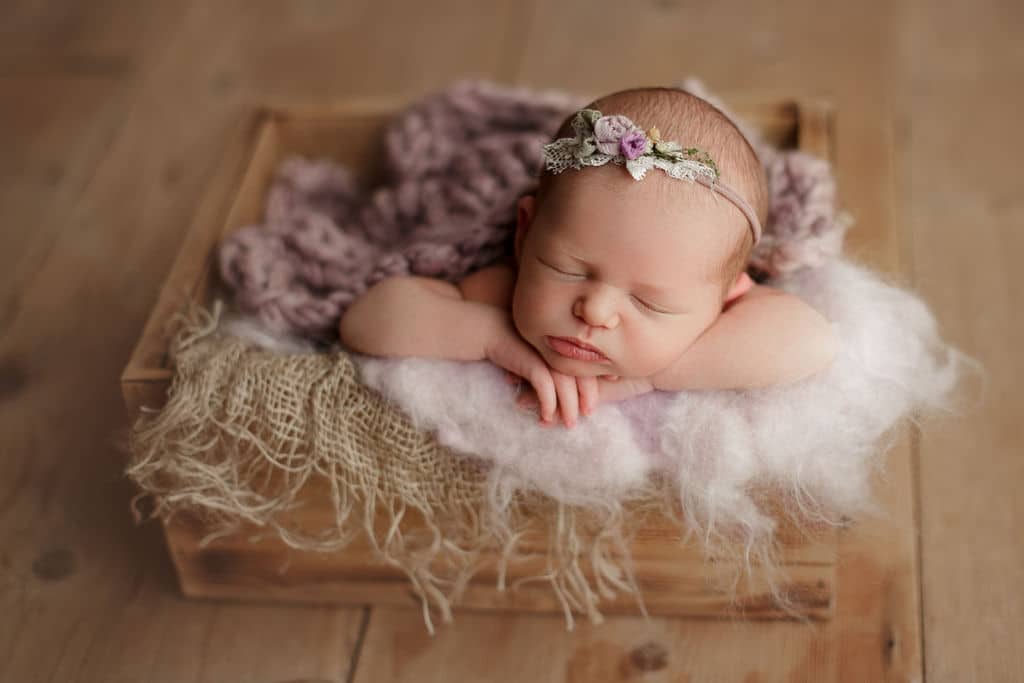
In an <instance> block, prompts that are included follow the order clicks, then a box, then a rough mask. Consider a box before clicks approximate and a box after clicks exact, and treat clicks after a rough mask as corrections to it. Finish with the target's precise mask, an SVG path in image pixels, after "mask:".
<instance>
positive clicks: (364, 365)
mask: <svg viewBox="0 0 1024 683" xmlns="http://www.w3.org/2000/svg"><path fill="white" fill-rule="evenodd" d="M683 87H685V88H686V89H688V90H691V91H692V92H695V93H696V94H699V95H701V96H704V97H706V98H707V99H709V100H711V101H712V102H715V100H714V98H713V97H711V96H709V95H708V94H707V93H706V92H705V91H704V89H703V87H702V86H701V85H700V83H699V82H695V81H687V82H685V83H684V84H683ZM715 103H716V104H717V105H718V106H719V107H720V108H723V109H725V108H724V107H723V106H722V104H721V103H719V102H715ZM581 104H583V103H582V102H581V101H579V100H578V99H576V98H573V97H570V96H567V95H561V94H558V93H532V92H528V91H523V90H512V89H506V88H502V87H500V86H496V85H493V84H486V83H463V84H458V85H456V86H454V87H452V88H450V89H448V90H446V91H442V92H440V93H437V94H436V95H434V96H432V97H429V98H426V99H425V100H423V101H421V102H418V103H415V104H414V105H412V106H411V107H410V108H409V109H408V110H406V111H404V112H402V113H401V114H400V115H399V116H398V117H396V119H395V120H394V122H393V124H392V125H391V126H390V127H389V129H388V131H387V134H386V148H387V149H388V150H389V156H388V164H389V169H390V171H389V175H388V179H387V182H386V183H385V184H384V185H383V186H381V187H378V188H377V189H376V190H375V191H374V192H372V193H361V192H359V191H358V189H357V188H356V186H355V184H354V182H353V180H352V177H351V176H350V175H349V173H348V171H347V170H346V169H344V168H342V167H339V166H336V165H333V164H330V163H327V162H308V161H304V160H292V161H290V162H288V163H287V164H286V165H284V166H283V167H282V169H281V171H280V173H279V175H278V177H277V180H276V182H275V184H274V186H273V187H272V188H271V191H270V195H269V199H268V205H267V219H266V223H265V224H263V225H260V226H252V227H250V228H247V229H244V230H242V231H240V232H238V233H237V234H236V235H235V236H233V237H232V238H230V239H229V240H228V241H226V242H225V243H224V244H223V245H222V248H221V252H220V257H221V261H220V265H221V274H222V276H223V280H224V281H225V283H226V284H227V285H228V286H229V287H230V288H231V289H232V290H233V292H234V295H235V300H236V303H237V305H238V306H239V307H240V308H241V309H242V310H243V311H245V312H246V313H247V314H248V315H249V319H250V320H256V321H257V324H256V325H255V326H254V325H251V324H250V325H247V326H241V325H236V328H235V329H236V330H237V331H238V333H239V334H246V335H247V336H249V338H250V339H254V340H256V341H257V342H258V343H261V344H262V345H264V346H274V347H276V348H279V349H280V348H284V347H282V340H283V339H288V338H291V339H293V340H294V339H297V338H299V337H302V338H305V339H307V340H309V339H315V340H318V342H319V344H320V345H321V346H322V345H323V343H324V342H325V341H326V342H331V341H332V340H333V337H332V335H333V330H334V329H335V328H336V326H337V321H338V319H339V318H340V315H341V313H342V312H343V311H344V309H345V307H346V306H347V305H348V304H349V303H350V302H351V301H352V300H353V299H354V298H356V297H357V296H358V295H359V294H361V293H362V292H363V291H365V289H366V288H368V287H369V286H370V285H372V284H373V283H374V282H376V281H378V280H379V279H381V278H383V277H386V276H389V275H395V274H406V273H412V274H418V275H426V276H433V277H441V278H445V279H449V280H453V281H454V280H457V279H459V278H461V277H462V276H464V275H465V274H467V273H468V272H470V271H472V270H473V269H474V268H477V267H480V266H483V265H486V264H488V263H490V262H492V261H493V260H495V259H496V258H497V257H498V256H500V255H501V254H502V252H503V250H504V249H506V248H508V244H507V243H508V238H509V235H510V231H511V229H512V220H513V218H514V213H513V212H514V204H515V200H516V198H517V197H518V196H519V195H520V194H522V192H524V191H525V190H527V189H528V188H529V186H530V184H531V182H532V178H533V175H534V173H535V171H536V170H537V168H539V163H540V145H541V143H542V142H545V141H547V139H548V138H549V137H550V135H551V134H552V132H553V131H554V130H555V129H556V128H557V126H558V124H559V123H560V122H561V120H562V119H563V118H564V116H565V115H566V114H567V113H569V112H570V111H572V110H573V109H574V108H576V107H578V106H580V105H581ZM726 111H727V110H726ZM738 123H739V125H740V127H741V128H742V129H743V130H744V132H745V133H746V134H747V135H748V137H749V138H750V139H751V141H752V143H753V144H754V145H755V149H757V150H758V153H759V155H760V156H761V158H762V160H763V162H764V163H765V168H766V172H767V174H768V179H769V189H770V195H771V200H770V202H771V205H770V207H771V208H770V213H769V220H768V223H767V225H766V232H765V237H764V240H763V241H762V243H761V244H759V245H758V248H757V251H756V252H755V254H754V256H753V258H752V264H751V272H753V273H755V274H756V275H757V279H759V280H762V281H767V284H769V285H771V286H774V287H778V288H780V289H783V290H786V291H789V292H791V293H793V294H795V295H797V296H799V297H801V298H802V299H804V300H805V301H807V302H808V303H809V304H810V305H812V306H813V307H815V308H816V309H817V310H818V311H820V312H821V313H822V314H823V315H824V316H825V317H826V318H827V319H828V320H830V321H832V323H833V324H834V325H836V326H837V328H838V331H839V334H840V337H841V340H842V349H841V351H840V353H839V355H838V357H837V359H836V360H835V362H834V363H833V364H832V366H830V368H828V369H827V370H826V371H824V372H822V373H820V374H818V375H816V376H814V377H811V378H808V379H807V380H804V381H802V382H800V383H797V384H794V385H790V386H783V387H772V388H766V389H759V390H750V391H695V392H678V393H668V392H653V393H651V394H648V395H645V396H641V397H637V398H635V399H631V400H629V401H624V402H621V403H611V404H603V405H600V406H599V407H598V408H597V410H596V411H595V413H594V414H593V415H592V416H591V417H590V418H585V419H582V420H581V421H580V422H579V424H578V425H577V427H576V428H575V429H572V430H565V429H562V428H554V429H552V428H546V429H545V428H542V427H540V426H539V425H538V424H537V423H536V419H535V417H534V416H532V415H530V414H527V413H523V412H522V411H520V410H519V409H517V408H516V406H515V401H514V398H515V397H514V391H515V390H514V389H513V388H512V387H510V386H509V385H508V384H506V383H505V382H504V381H503V378H502V371H501V370H500V369H499V368H497V367H496V366H494V365H492V364H490V363H487V362H475V363H459V362H452V361H443V360H431V359H417V358H405V359H387V358H375V357H370V356H363V355H360V354H352V357H353V359H354V360H355V362H356V363H357V365H358V367H359V370H360V381H361V382H363V383H364V384H366V385H367V386H370V387H372V388H374V389H376V390H378V391H380V392H381V393H382V394H384V395H385V396H387V397H388V398H389V399H391V400H392V401H394V402H395V403H396V404H397V405H398V406H399V407H400V409H401V410H402V411H403V412H405V413H406V414H407V415H409V416H410V418H411V419H412V420H413V422H414V424H415V425H416V426H417V428H420V429H422V430H424V431H430V432H434V433H436V436H437V439H438V440H439V441H440V442H441V443H442V444H443V445H445V446H448V447H450V448H452V449H454V450H456V451H460V452H465V453H472V454H475V455H477V456H479V457H481V458H484V459H486V460H488V461H490V462H492V463H493V464H494V468H493V472H492V474H491V477H492V478H493V479H494V480H495V481H496V482H497V484H496V485H495V486H493V487H492V490H500V491H506V492H514V491H516V490H520V489H531V490H539V491H541V492H544V493H546V494H548V495H550V496H552V497H554V498H556V499H558V500H560V501H562V502H565V503H572V504H579V505H595V506H600V505H601V504H602V503H603V502H604V501H607V500H608V499H609V498H610V497H611V498H617V497H620V496H625V495H628V494H629V492H630V491H633V490H636V489H638V488H639V487H641V486H642V484H643V482H644V481H645V480H646V479H647V478H648V476H649V475H651V473H652V472H655V471H657V472H660V473H667V474H668V475H670V476H671V477H673V480H674V481H675V482H677V487H678V492H679V500H680V504H681V506H682V511H683V514H684V516H685V517H686V519H687V520H688V521H689V522H690V523H691V525H692V526H693V528H694V529H695V530H697V531H698V532H700V533H701V534H702V535H708V536H710V535H711V534H712V532H713V531H714V530H715V529H716V528H718V525H721V527H726V528H729V529H733V530H740V531H741V532H742V534H743V535H744V536H745V539H746V543H747V545H748V547H752V546H759V545H761V544H764V543H766V542H768V541H769V540H770V539H771V537H772V534H773V532H774V529H775V527H776V520H774V519H773V518H771V517H770V516H768V515H766V514H765V513H764V511H762V510H761V509H760V508H759V507H758V506H757V505H756V504H755V501H754V498H753V496H752V495H751V491H752V489H753V487H756V486H761V485H765V484H768V485H771V486H773V487H775V488H776V489H778V490H779V491H780V493H781V494H782V495H781V500H783V501H785V505H786V512H787V513H788V514H789V515H790V516H791V517H793V518H794V519H797V520H801V519H802V520H811V519H813V520H816V521H826V522H829V523H832V524H839V523H841V522H842V521H845V520H848V519H856V518H858V517H859V516H862V515H864V514H867V513H869V512H871V511H872V510H873V509H875V505H874V502H873V499H872V494H871V490H870V474H871V471H872V469H873V468H875V467H878V466H879V465H880V463H881V457H882V456H883V455H884V453H885V451H886V449H887V447H888V445H889V444H890V442H891V437H892V435H893V433H894V432H893V428H894V427H896V426H897V425H898V424H899V423H900V422H901V420H903V419H904V418H906V417H908V416H910V417H917V416H919V415H922V414H927V413H930V412H933V411H937V410H948V409H949V408H950V406H951V402H952V399H953V391H954V388H955V387H956V386H957V384H958V379H959V378H960V377H961V375H962V371H963V369H964V367H965V365H968V364H970V359H968V358H966V357H965V356H964V355H963V354H961V353H959V352H958V351H957V350H956V349H954V348H952V347H950V346H948V345H947V344H945V343H944V342H943V341H942V339H941V338H940V335H939V332H938V328H937V324H936V321H935V318H934V317H933V315H932V314H931V312H930V311H929V310H928V308H927V307H926V306H925V305H924V303H923V302H922V301H921V300H920V299H919V298H918V297H917V296H915V295H914V294H913V293H912V292H909V291H907V290H905V289H902V288H900V287H898V286H896V285H894V284H891V283H888V282H886V281H885V280H884V279H883V278H882V277H881V276H880V275H879V274H877V273H875V272H873V271H872V270H870V269H869V268H866V267H864V266H863V265H859V264H856V263H853V262H851V261H849V260H847V259H845V258H844V257H843V256H842V255H841V246H842V238H843V233H844V231H845V230H846V229H847V228H848V227H849V223H850V222H849V220H848V219H846V218H845V217H844V216H842V215H841V214H840V215H838V216H837V214H836V211H835V206H834V190H835V186H834V182H833V179H832V176H831V174H830V171H829V168H828V165H827V163H825V162H824V161H822V160H818V159H815V158H813V157H810V156H808V155H806V154H803V153H800V152H783V151H779V150H775V149H772V148H771V147H769V146H767V145H765V144H764V143H763V142H762V141H761V140H760V139H759V138H758V136H757V135H756V133H755V132H754V131H752V130H751V129H750V128H749V127H747V126H745V125H743V124H742V122H738ZM399 150H400V152H399ZM409 150H414V151H413V152H409ZM257 337H259V338H258V339H257ZM298 345H299V346H301V345H302V342H299V343H298ZM292 348H295V345H294V344H293V345H292Z"/></svg>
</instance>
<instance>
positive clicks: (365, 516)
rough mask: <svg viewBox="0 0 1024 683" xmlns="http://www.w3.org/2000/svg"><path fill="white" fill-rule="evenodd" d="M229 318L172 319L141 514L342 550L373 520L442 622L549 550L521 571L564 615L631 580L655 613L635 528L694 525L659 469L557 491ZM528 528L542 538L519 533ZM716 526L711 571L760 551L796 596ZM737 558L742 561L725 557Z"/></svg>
mask: <svg viewBox="0 0 1024 683" xmlns="http://www.w3.org/2000/svg"><path fill="white" fill-rule="evenodd" d="M218 318H219V305H215V306H214V309H213V311H212V312H211V311H207V310H204V309H201V308H198V307H195V306H193V307H191V309H190V310H189V311H188V312H187V313H184V314H182V315H179V316H178V317H177V318H176V319H175V321H174V324H175V326H176V328H177V329H176V332H175V334H174V336H173V339H172V341H171V344H170V353H171V358H172V362H173V365H174V368H175V375H174V380H173V384H172V387H171V390H170V392H169V395H168V400H167V403H166V405H165V406H164V407H163V408H162V409H161V410H159V411H149V410H144V411H143V414H142V415H141V416H140V417H139V418H138V420H137V422H136V423H135V425H134V427H133V428H132V430H131V434H130V450H131V453H132V455H131V462H130V463H129V466H128V468H127V474H128V476H129V477H130V478H131V479H132V480H134V481H135V482H136V484H138V486H139V487H140V488H141V491H142V492H141V493H140V494H139V495H138V496H137V497H136V499H135V500H134V501H133V508H134V509H135V510H136V515H137V517H138V518H139V519H142V518H143V517H147V518H152V517H156V516H159V517H162V518H163V519H165V520H169V519H170V518H171V517H172V516H173V515H174V514H176V513H178V512H181V511H188V512H189V513H190V514H198V515H200V516H201V517H202V518H203V521H204V529H206V530H208V534H207V536H206V538H205V539H204V543H207V542H210V541H212V540H214V539H215V538H217V537H218V536H221V535H224V534H230V533H232V531H234V530H236V529H237V528H238V526H239V523H240V522H242V521H245V522H250V523H252V524H255V525H258V526H261V527H264V528H266V529H267V530H268V531H269V532H270V533H276V534H278V535H279V536H280V538H281V539H282V540H283V541H285V542H286V543H287V544H288V545H290V546H291V547H294V548H297V549H302V550H314V551H319V552H337V551H339V550H341V549H343V548H345V547H346V545H348V544H349V543H350V542H351V541H352V539H353V538H354V537H355V536H356V535H358V534H365V537H366V538H367V539H368V540H369V541H370V543H371V546H372V547H373V548H374V551H375V554H376V556H377V558H378V559H379V560H380V561H381V562H383V563H387V564H390V565H393V566H395V567H399V568H401V569H402V570H403V571H404V572H405V573H406V574H407V575H408V577H409V579H410V581H411V585H412V588H413V590H414V591H415V592H416V594H417V595H418V596H419V597H420V599H421V602H422V607H423V617H424V620H425V622H426V625H427V628H428V630H430V631H431V632H433V623H432V619H431V610H430V607H431V605H433V606H434V607H435V608H436V609H437V610H438V611H439V612H440V614H441V616H442V619H443V620H444V621H446V622H447V621H450V619H451V606H452V605H453V604H456V603H457V602H458V600H459V597H460V595H461V594H462V592H463V590H464V589H465V587H466V585H467V583H468V582H469V580H470V579H471V578H472V577H473V575H474V574H475V573H476V572H477V571H478V569H479V568H480V567H481V566H483V564H485V563H487V562H491V563H493V562H494V561H495V560H496V561H497V563H498V566H499V572H498V578H497V588H499V589H501V590H504V589H506V588H514V585H512V584H511V583H509V582H507V581H506V574H507V573H508V569H509V567H515V566H516V565H517V563H519V562H521V561H526V560H528V559H530V558H531V557H532V559H533V560H534V562H533V564H532V565H531V566H537V562H536V559H537V557H538V553H540V555H541V556H543V560H544V561H543V562H542V565H543V567H544V569H543V570H542V571H540V572H539V573H534V574H532V575H528V576H522V577H521V578H520V579H518V581H519V582H525V581H532V580H541V581H547V582H548V583H549V584H550V586H551V589H552V590H553V591H554V593H555V595H556V596H557V597H558V599H559V601H560V603H561V605H562V607H563V611H564V614H565V617H566V623H567V627H568V628H572V626H573V612H578V613H582V614H585V615H587V616H588V617H589V618H590V619H591V621H593V622H595V623H598V622H600V621H601V613H600V611H599V609H598V605H599V603H600V600H601V598H602V597H605V598H607V597H611V596H613V595H615V594H616V593H617V592H622V593H626V594H631V595H633V596H634V597H635V598H636V601H637V604H638V609H639V610H640V611H641V612H642V613H644V614H646V611H645V609H644V605H643V600H642V596H641V595H640V591H639V590H638V587H637V583H636V581H635V578H634V574H633V571H632V567H631V559H630V553H629V544H630V542H631V539H632V537H633V536H634V534H635V532H636V530H637V529H638V528H641V527H643V526H644V525H645V524H647V523H649V521H650V519H651V515H658V516H661V517H663V518H664V517H667V518H668V519H670V520H671V521H672V523H673V524H674V525H675V526H676V527H677V528H678V529H679V531H680V541H681V542H683V541H686V540H687V534H686V528H687V525H686V523H685V520H683V519H680V518H679V516H678V510H677V509H676V507H674V504H673V501H674V500H675V496H677V495H678V492H676V491H674V490H673V489H672V487H671V485H670V484H668V483H667V482H663V481H661V480H658V479H652V480H651V481H650V484H649V486H648V487H647V488H646V489H644V490H640V491H637V492H636V493H635V495H634V496H630V497H629V498H627V499H623V500H610V501H607V504H606V505H602V506H601V507H600V508H599V509H598V508H587V509H582V508H580V507H574V506H571V505H565V504H562V503H560V502H558V501H554V500H552V499H549V498H547V497H545V496H543V495H541V494H539V493H536V492H531V491H529V490H528V489H526V488H524V487H522V486H520V485H519V482H518V480H517V479H516V478H515V477H514V476H513V475H512V473H509V472H507V471H506V472H500V471H498V468H496V467H493V466H490V465H488V464H485V463H483V462H482V461H480V460H478V459H476V458H474V457H472V456H469V455H466V454H459V453H455V452H452V451H451V450H449V449H447V448H445V447H443V446H440V445H439V444H438V443H437V442H436V441H435V439H434V438H433V436H432V435H431V434H429V433H425V432H423V431H421V430H419V429H417V427H416V426H415V425H414V424H412V423H411V422H410V420H409V419H408V418H407V417H406V416H405V415H404V414H403V413H401V412H399V411H398V410H397V409H396V408H395V407H394V406H393V405H392V404H391V403H389V402H388V401H387V400H386V399H384V398H383V397H382V396H380V395H379V394H378V393H376V392H375V391H374V390H372V389H369V388H367V387H365V386H364V385H362V384H360V383H359V381H358V378H357V374H356V367H355V365H354V364H353V362H352V360H351V358H350V357H349V356H348V355H347V354H346V353H345V352H344V351H341V350H338V351H335V352H333V353H308V354H294V355H282V354H278V353H272V352H269V351H266V350H262V349H258V348H253V347H251V346H248V345H247V344H246V343H245V342H243V341H242V340H241V339H239V338H237V337H233V336H230V335H227V334H223V333H221V332H220V330H219V329H218ZM311 492H314V493H313V494H311ZM315 492H321V493H315ZM323 492H327V493H323ZM311 495H326V496H327V497H329V506H330V508H331V509H332V510H333V513H334V524H333V525H327V526H325V528H322V529H313V530H311V529H303V528H300V526H299V524H298V523H296V521H295V519H294V516H293V515H291V514H290V512H291V511H293V510H294V509H295V507H296V506H298V505H316V506H320V507H323V506H325V505H326V504H327V502H326V501H323V500H316V499H312V498H311ZM142 499H149V500H150V501H151V506H149V507H150V511H149V513H148V514H147V515H143V514H142V513H140V512H139V510H140V506H139V505H138V503H139V502H140V501H141V500H142ZM531 534H532V535H533V538H534V542H533V544H532V548H527V549H523V548H522V547H521V542H522V541H523V539H525V538H528V537H530V535H531ZM537 538H540V539H541V542H540V548H539V549H538V545H537V541H536V539H537ZM711 540H712V539H702V548H703V549H705V551H708V550H710V549H711V548H714V553H715V555H716V556H717V557H712V556H711V554H710V553H709V554H708V555H707V556H706V558H705V559H707V560H712V559H716V560H718V561H716V562H714V563H708V565H707V567H708V569H709V572H708V574H707V576H708V580H709V581H712V582H715V583H717V584H718V585H719V587H724V588H726V589H727V590H732V591H733V595H735V594H736V592H735V590H736V588H737V586H738V582H739V580H740V578H741V576H743V575H746V576H747V577H748V578H749V571H750V568H751V566H752V565H751V563H750V560H752V559H753V560H756V561H757V565H758V572H759V573H760V574H762V575H763V576H765V577H767V578H769V587H770V590H771V591H772V593H773V596H774V597H775V600H776V603H777V604H778V605H779V606H780V607H782V608H783V609H788V608H789V604H790V603H789V601H788V599H787V596H786V595H784V594H783V593H782V592H781V589H780V588H779V584H778V582H776V581H774V580H772V577H773V576H775V574H776V573H777V572H778V571H779V567H778V564H777V561H776V560H777V558H776V557H775V555H774V551H772V552H771V553H769V554H768V555H765V556H761V557H757V558H750V557H745V556H744V551H745V549H744V548H742V547H733V548H732V550H731V551H730V549H729V548H730V546H729V545H728V543H723V540H727V539H723V538H718V539H714V540H715V541H716V542H714V543H711V542H710V541H711ZM747 550H749V549H747ZM730 553H734V554H733V555H732V557H726V556H725V555H728V554H730ZM738 559H742V560H745V561H741V562H731V561H729V560H738ZM742 567H746V572H744V571H743V569H741V568H742ZM794 615H795V613H794Z"/></svg>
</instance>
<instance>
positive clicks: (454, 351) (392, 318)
mask: <svg viewBox="0 0 1024 683" xmlns="http://www.w3.org/2000/svg"><path fill="white" fill-rule="evenodd" d="M505 317H506V316H505V314H504V312H503V311H501V310H500V309H498V308H496V307H495V306H490V305H487V304H485V303H481V302H477V301H468V300H466V299H464V298H463V296H462V292H461V291H460V290H459V288H458V287H457V286H455V285H453V284H451V283H449V282H445V281H443V280H434V279H430V278H424V277H390V278H387V279H385V280H381V281H380V282H378V283H377V284H376V285H374V286H373V287H371V288H370V289H369V290H368V291H367V292H366V293H365V294H363V295H362V296H361V297H360V298H358V299H356V301H355V302H353V303H352V305H350V306H349V308H348V310H347V311H346V312H345V315H344V316H343V317H342V319H341V323H340V326H339V332H340V334H341V341H342V342H343V343H344V344H345V346H347V347H348V348H349V349H352V350H353V351H358V352H360V353H366V354H371V355H374V356H402V357H408V356H415V357H422V358H447V359H450V360H465V361H473V360H484V359H486V358H487V349H488V346H489V345H490V344H491V343H492V341H493V340H494V339H495V338H496V337H497V336H498V334H499V330H500V329H501V328H502V327H503V326H504V325H505V324H506V323H505V320H504V318H505Z"/></svg>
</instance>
